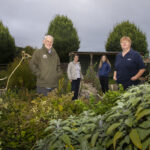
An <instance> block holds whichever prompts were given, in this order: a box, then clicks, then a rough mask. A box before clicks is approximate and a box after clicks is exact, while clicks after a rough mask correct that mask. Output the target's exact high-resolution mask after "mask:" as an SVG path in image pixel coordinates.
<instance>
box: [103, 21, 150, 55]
mask: <svg viewBox="0 0 150 150" xmlns="http://www.w3.org/2000/svg"><path fill="white" fill-rule="evenodd" d="M122 36H129V37H130V38H131V40H132V48H133V49H135V50H137V51H138V52H142V53H143V54H144V55H147V53H148V44H147V40H146V35H145V34H144V33H143V32H142V31H141V30H140V29H139V28H138V27H137V26H136V25H135V24H133V23H130V22H129V21H124V22H121V23H119V24H117V25H116V26H115V27H114V29H113V31H112V32H111V33H110V34H109V37H108V39H107V42H106V45H105V48H106V51H121V46H120V38H121V37H122Z"/></svg>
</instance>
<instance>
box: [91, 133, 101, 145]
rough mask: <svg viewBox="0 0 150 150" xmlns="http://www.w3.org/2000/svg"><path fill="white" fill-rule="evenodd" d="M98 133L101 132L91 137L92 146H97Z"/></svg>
mask: <svg viewBox="0 0 150 150" xmlns="http://www.w3.org/2000/svg"><path fill="white" fill-rule="evenodd" d="M98 135H99V132H97V133H95V134H94V135H93V136H92V139H91V145H92V147H94V146H95V143H96V140H97V138H98Z"/></svg>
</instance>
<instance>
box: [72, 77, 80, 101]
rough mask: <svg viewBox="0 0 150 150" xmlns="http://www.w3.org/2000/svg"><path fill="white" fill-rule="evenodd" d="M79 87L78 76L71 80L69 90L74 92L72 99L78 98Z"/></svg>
mask: <svg viewBox="0 0 150 150" xmlns="http://www.w3.org/2000/svg"><path fill="white" fill-rule="evenodd" d="M79 88H80V78H78V79H77V80H72V82H71V91H73V92H74V96H73V97H72V100H75V99H78V93H79Z"/></svg>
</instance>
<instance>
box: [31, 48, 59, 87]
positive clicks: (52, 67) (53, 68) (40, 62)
mask: <svg viewBox="0 0 150 150" xmlns="http://www.w3.org/2000/svg"><path fill="white" fill-rule="evenodd" d="M30 68H31V70H32V72H33V74H35V75H36V76H37V83H36V85H37V86H38V87H45V88H56V87H58V79H59V77H60V76H61V69H60V60H59V56H58V55H57V53H56V51H55V49H54V48H52V49H51V53H48V51H47V49H46V48H45V46H43V47H42V48H41V49H40V50H36V51H35V52H34V54H33V56H32V59H31V61H30Z"/></svg>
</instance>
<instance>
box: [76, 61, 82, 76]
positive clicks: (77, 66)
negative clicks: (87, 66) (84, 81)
mask: <svg viewBox="0 0 150 150" xmlns="http://www.w3.org/2000/svg"><path fill="white" fill-rule="evenodd" d="M75 66H76V72H77V78H81V75H80V70H81V68H80V66H79V63H76V64H75Z"/></svg>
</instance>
